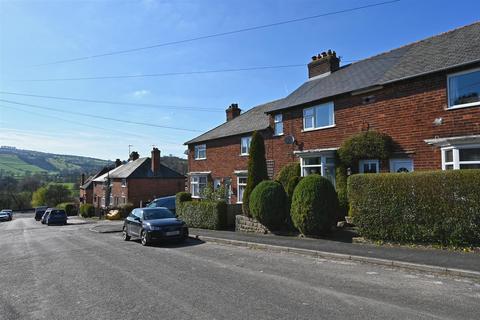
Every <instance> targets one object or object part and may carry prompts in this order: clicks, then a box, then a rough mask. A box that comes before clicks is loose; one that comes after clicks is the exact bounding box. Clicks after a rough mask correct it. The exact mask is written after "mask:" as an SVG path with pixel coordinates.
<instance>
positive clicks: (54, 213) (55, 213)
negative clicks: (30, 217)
mask: <svg viewBox="0 0 480 320" xmlns="http://www.w3.org/2000/svg"><path fill="white" fill-rule="evenodd" d="M50 215H52V216H56V217H61V216H64V215H65V211H63V210H54V211H52V212H51V213H50Z"/></svg>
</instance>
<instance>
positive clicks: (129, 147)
mask: <svg viewBox="0 0 480 320" xmlns="http://www.w3.org/2000/svg"><path fill="white" fill-rule="evenodd" d="M132 147H133V144H129V145H128V158H127V161H128V160H130V152H131V151H130V149H131V148H132Z"/></svg>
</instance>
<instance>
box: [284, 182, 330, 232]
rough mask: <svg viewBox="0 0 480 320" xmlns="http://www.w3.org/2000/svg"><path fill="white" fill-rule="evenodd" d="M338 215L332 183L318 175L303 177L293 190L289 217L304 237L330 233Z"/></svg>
mask: <svg viewBox="0 0 480 320" xmlns="http://www.w3.org/2000/svg"><path fill="white" fill-rule="evenodd" d="M337 213H338V198H337V193H336V192H335V188H334V187H333V185H332V183H331V182H330V181H329V180H328V179H327V178H324V177H322V176H320V175H318V174H312V175H309V176H307V177H304V178H303V179H302V180H301V181H300V182H299V183H298V185H297V187H296V188H295V191H294V192H293V198H292V207H291V209H290V215H291V217H292V222H293V225H294V226H295V227H296V228H297V229H298V231H300V232H301V233H302V234H304V235H321V234H325V233H328V232H330V230H331V229H332V227H333V225H334V224H335V221H336V216H337Z"/></svg>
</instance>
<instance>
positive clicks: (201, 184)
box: [190, 175, 207, 198]
mask: <svg viewBox="0 0 480 320" xmlns="http://www.w3.org/2000/svg"><path fill="white" fill-rule="evenodd" d="M206 187H207V176H199V175H195V176H191V178H190V192H191V193H192V197H193V198H200V197H201V196H202V193H203V190H205V188H206Z"/></svg>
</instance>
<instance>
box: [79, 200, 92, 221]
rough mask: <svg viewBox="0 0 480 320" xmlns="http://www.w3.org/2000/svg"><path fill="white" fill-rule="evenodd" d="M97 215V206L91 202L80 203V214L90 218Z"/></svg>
mask: <svg viewBox="0 0 480 320" xmlns="http://www.w3.org/2000/svg"><path fill="white" fill-rule="evenodd" d="M94 215H95V208H94V207H93V205H91V204H90V203H84V204H81V205H80V216H82V217H83V218H90V217H93V216H94Z"/></svg>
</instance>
